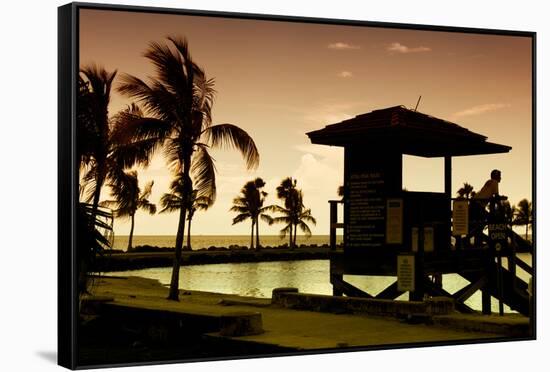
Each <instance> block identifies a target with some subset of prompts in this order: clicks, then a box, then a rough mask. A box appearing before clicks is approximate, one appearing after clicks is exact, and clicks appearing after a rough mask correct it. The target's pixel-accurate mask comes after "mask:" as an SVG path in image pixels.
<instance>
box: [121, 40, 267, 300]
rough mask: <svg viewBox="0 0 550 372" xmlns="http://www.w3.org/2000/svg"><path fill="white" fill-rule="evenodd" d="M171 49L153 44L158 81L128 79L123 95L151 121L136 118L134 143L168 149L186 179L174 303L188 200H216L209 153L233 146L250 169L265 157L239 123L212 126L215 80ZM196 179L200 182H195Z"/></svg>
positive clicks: (173, 43) (182, 48) (182, 43)
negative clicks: (138, 105)
mask: <svg viewBox="0 0 550 372" xmlns="http://www.w3.org/2000/svg"><path fill="white" fill-rule="evenodd" d="M168 41H169V42H170V45H167V44H161V43H156V42H152V43H151V44H150V45H149V49H147V51H146V52H145V57H146V58H147V59H149V60H150V61H151V62H152V64H153V65H154V67H155V72H156V76H155V77H154V78H151V79H150V82H149V83H146V82H144V81H143V80H141V79H139V78H137V77H135V76H131V75H124V76H123V77H122V84H121V85H120V86H119V87H118V90H119V91H120V92H121V93H123V94H126V95H127V96H129V97H132V98H134V99H136V100H137V101H138V102H139V103H141V104H142V105H143V107H144V108H145V109H146V111H147V113H148V116H147V117H145V118H135V117H133V116H132V115H127V117H126V119H127V122H129V123H132V125H133V127H134V130H133V131H132V135H133V136H132V138H133V139H134V140H136V139H153V140H155V141H156V142H157V143H159V144H162V145H163V147H164V154H165V156H166V158H167V160H168V163H169V165H170V167H171V169H172V170H173V172H174V173H175V174H176V175H177V176H180V177H182V180H183V195H184V198H183V199H182V205H181V207H180V216H179V222H178V231H177V234H176V247H175V257H174V266H173V270H172V277H171V280H170V292H169V295H168V299H171V300H178V299H179V288H178V287H179V268H180V260H181V250H182V246H183V235H184V229H185V220H186V214H187V206H186V204H185V201H186V200H188V199H189V196H190V195H191V193H192V192H193V186H194V188H195V189H197V192H198V195H199V196H202V195H210V196H211V198H212V200H215V196H216V186H215V167H214V160H213V159H212V157H211V156H210V154H209V153H208V149H209V148H211V147H222V148H223V147H233V148H236V149H237V150H239V151H240V152H241V154H242V155H243V157H244V158H245V160H246V165H247V168H249V169H251V168H255V167H257V166H258V163H259V154H258V150H257V149H256V145H255V144H254V141H253V140H252V138H251V137H250V136H249V135H248V134H247V133H246V132H245V131H244V130H242V129H241V128H239V127H237V126H236V125H233V124H219V125H212V116H211V109H212V104H213V100H214V95H215V91H214V80H213V79H208V78H207V77H206V74H205V72H204V71H203V70H202V69H201V68H200V67H199V66H198V65H197V64H196V63H195V62H194V61H193V59H192V57H191V54H190V52H189V48H188V45H187V41H186V40H185V39H181V38H178V37H169V38H168ZM191 175H193V178H194V182H192V180H191Z"/></svg>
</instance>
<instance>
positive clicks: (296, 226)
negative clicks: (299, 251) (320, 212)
mask: <svg viewBox="0 0 550 372" xmlns="http://www.w3.org/2000/svg"><path fill="white" fill-rule="evenodd" d="M297 231H298V225H294V238H293V239H292V249H294V248H296V232H297Z"/></svg>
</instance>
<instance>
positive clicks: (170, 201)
mask: <svg viewBox="0 0 550 372" xmlns="http://www.w3.org/2000/svg"><path fill="white" fill-rule="evenodd" d="M170 191H171V192H170V193H166V194H164V195H163V196H162V197H161V199H160V205H161V207H162V208H163V209H162V210H161V211H160V212H159V213H170V212H175V211H179V210H180V208H181V205H182V200H183V182H182V181H181V177H179V178H176V179H175V180H174V181H172V184H171V185H170ZM186 204H187V210H188V214H187V247H186V249H187V250H189V251H190V250H192V249H193V248H192V247H191V222H192V221H193V216H194V215H195V212H196V211H197V210H207V209H208V208H210V206H211V205H212V199H211V198H210V197H208V196H204V195H202V196H198V191H197V190H196V189H195V190H193V192H192V193H191V196H190V197H189V199H188V201H187V203H186Z"/></svg>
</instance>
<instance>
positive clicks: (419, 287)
mask: <svg viewBox="0 0 550 372" xmlns="http://www.w3.org/2000/svg"><path fill="white" fill-rule="evenodd" d="M418 213H419V219H418V222H419V226H418V252H416V255H415V260H414V264H415V270H414V271H415V280H414V281H415V283H414V285H415V289H414V291H413V292H412V293H410V294H409V300H410V301H422V300H423V299H424V278H425V275H424V213H423V211H422V208H421V209H420V210H419V211H418Z"/></svg>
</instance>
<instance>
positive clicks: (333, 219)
mask: <svg viewBox="0 0 550 372" xmlns="http://www.w3.org/2000/svg"><path fill="white" fill-rule="evenodd" d="M329 204H330V243H329V244H330V250H331V251H335V250H336V226H337V223H338V202H337V201H336V200H329Z"/></svg>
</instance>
